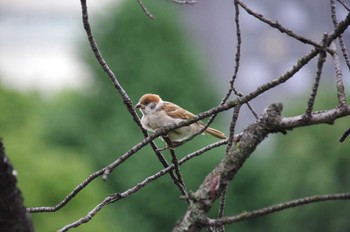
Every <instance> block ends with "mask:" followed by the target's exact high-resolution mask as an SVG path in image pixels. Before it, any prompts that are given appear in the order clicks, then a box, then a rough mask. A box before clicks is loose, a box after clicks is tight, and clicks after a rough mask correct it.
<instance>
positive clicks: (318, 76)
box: [305, 33, 327, 119]
mask: <svg viewBox="0 0 350 232" xmlns="http://www.w3.org/2000/svg"><path fill="white" fill-rule="evenodd" d="M322 44H323V50H322V51H320V55H319V58H318V62H317V71H316V77H315V82H314V85H313V87H312V92H311V95H310V97H309V100H308V102H307V109H306V112H305V118H306V119H308V118H310V117H311V112H312V111H313V107H314V104H315V99H316V95H317V91H318V87H319V84H320V80H321V75H322V69H323V64H324V62H325V61H326V56H327V53H326V46H327V33H325V34H324V35H323V40H322Z"/></svg>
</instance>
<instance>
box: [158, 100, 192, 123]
mask: <svg viewBox="0 0 350 232" xmlns="http://www.w3.org/2000/svg"><path fill="white" fill-rule="evenodd" d="M163 110H164V111H165V112H166V114H167V115H168V116H170V117H173V118H179V119H184V120H186V119H191V118H193V117H195V115H194V114H192V113H191V112H188V111H187V110H185V109H183V108H181V107H180V106H178V105H176V104H174V103H171V102H166V101H165V102H164V104H163Z"/></svg>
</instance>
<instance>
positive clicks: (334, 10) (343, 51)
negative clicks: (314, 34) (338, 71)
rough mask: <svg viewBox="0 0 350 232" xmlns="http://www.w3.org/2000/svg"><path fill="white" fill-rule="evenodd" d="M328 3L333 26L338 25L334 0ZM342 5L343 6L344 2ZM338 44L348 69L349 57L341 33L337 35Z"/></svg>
mask: <svg viewBox="0 0 350 232" xmlns="http://www.w3.org/2000/svg"><path fill="white" fill-rule="evenodd" d="M338 2H340V3H342V4H344V3H343V2H341V1H338ZM330 4H331V18H332V22H333V25H334V27H337V26H338V20H337V12H336V6H335V1H334V0H330ZM343 6H345V4H344V5H343ZM339 44H340V48H341V51H342V53H343V57H344V60H345V63H346V65H347V66H348V69H349V71H350V58H349V53H348V50H347V49H346V46H345V43H344V39H343V35H339Z"/></svg>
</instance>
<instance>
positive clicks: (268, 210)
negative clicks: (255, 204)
mask: <svg viewBox="0 0 350 232" xmlns="http://www.w3.org/2000/svg"><path fill="white" fill-rule="evenodd" d="M349 199H350V193H339V194H327V195H315V196H310V197H305V198H301V199H296V200H292V201H288V202H284V203H280V204H276V205H272V206H269V207H265V208H262V209H258V210H254V211H251V212H243V213H241V214H238V215H236V216H232V217H224V218H219V219H207V220H205V221H203V223H204V224H205V225H211V226H221V225H225V224H232V223H234V222H238V221H243V220H247V219H250V218H256V217H260V216H265V215H269V214H272V213H276V212H279V211H282V210H285V209H289V208H293V207H297V206H302V205H306V204H311V203H316V202H321V201H331V200H349Z"/></svg>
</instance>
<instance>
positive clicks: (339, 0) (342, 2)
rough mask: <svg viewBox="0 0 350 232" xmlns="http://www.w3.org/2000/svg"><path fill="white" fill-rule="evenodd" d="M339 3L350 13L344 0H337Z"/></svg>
mask: <svg viewBox="0 0 350 232" xmlns="http://www.w3.org/2000/svg"><path fill="white" fill-rule="evenodd" d="M337 2H339V3H340V4H341V5H342V6H343V7H344V8H345V9H347V10H348V11H350V7H348V6H347V5H346V4H345V2H344V0H337Z"/></svg>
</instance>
